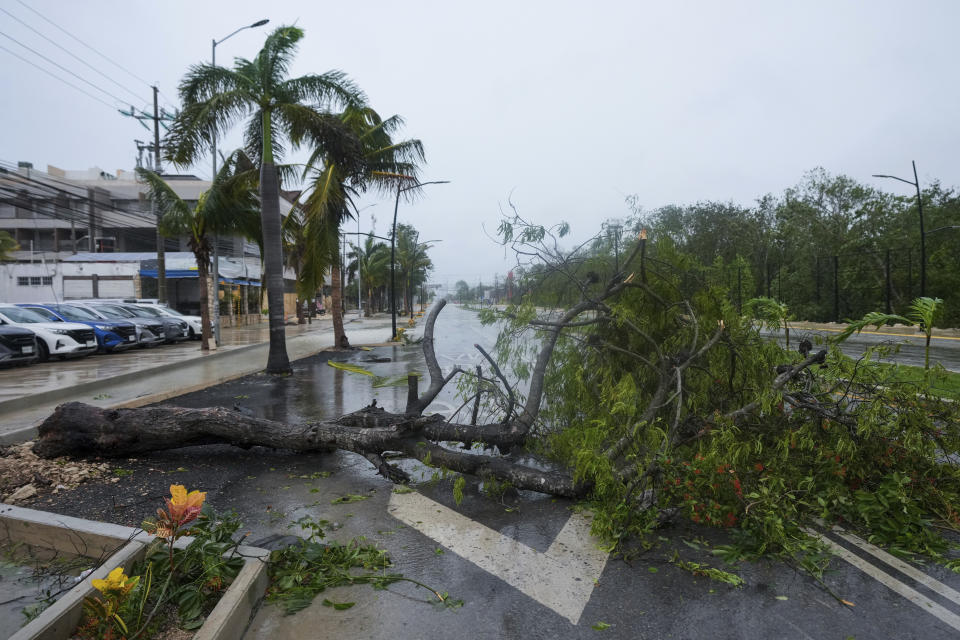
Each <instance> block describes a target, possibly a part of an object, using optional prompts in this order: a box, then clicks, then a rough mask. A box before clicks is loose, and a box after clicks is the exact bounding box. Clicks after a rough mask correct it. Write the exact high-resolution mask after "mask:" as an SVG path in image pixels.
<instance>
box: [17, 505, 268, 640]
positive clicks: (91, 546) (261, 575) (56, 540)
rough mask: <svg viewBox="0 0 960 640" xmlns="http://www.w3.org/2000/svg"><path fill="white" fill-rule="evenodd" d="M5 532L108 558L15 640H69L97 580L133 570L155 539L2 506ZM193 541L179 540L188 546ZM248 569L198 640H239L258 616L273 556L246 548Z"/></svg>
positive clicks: (21, 539)
mask: <svg viewBox="0 0 960 640" xmlns="http://www.w3.org/2000/svg"><path fill="white" fill-rule="evenodd" d="M0 529H2V532H3V533H2V534H0V535H3V536H5V540H6V541H8V542H24V543H27V544H30V545H32V546H35V547H45V548H48V549H52V550H55V551H62V552H65V553H71V554H79V555H83V556H88V557H90V558H91V559H96V558H107V560H106V561H105V562H103V564H101V565H100V567H99V568H98V569H97V570H96V571H94V572H93V573H92V574H90V575H89V576H87V577H86V578H84V580H82V581H81V582H80V583H78V584H77V585H76V586H75V587H74V588H73V589H71V590H70V591H68V592H67V593H65V594H63V596H61V597H60V599H59V600H57V601H56V602H55V603H53V604H52V605H51V606H49V607H48V608H47V609H45V610H44V611H43V613H41V614H40V615H39V616H37V618H36V619H34V620H33V621H32V622H30V624H28V625H26V626H25V627H23V628H22V629H20V631H18V632H17V633H15V634H14V635H13V636H12V637H11V638H10V640H35V639H36V640H67V639H68V638H69V637H70V635H71V634H72V633H73V631H74V629H76V627H77V624H78V623H79V622H80V618H81V616H82V614H83V599H84V598H85V597H87V596H90V595H92V594H93V593H94V592H95V591H96V590H95V589H94V588H93V585H92V584H91V582H90V581H91V580H92V579H94V578H98V579H104V578H106V577H107V574H108V573H110V571H112V570H113V569H114V568H116V567H123V568H124V570H125V571H129V569H130V567H132V566H133V564H134V563H135V562H136V561H137V560H140V559H141V558H142V557H143V555H144V553H145V552H146V549H147V545H148V544H149V543H150V542H151V541H152V540H153V536H151V535H149V534H146V533H144V532H142V531H140V530H139V529H133V528H131V527H123V526H120V525H115V524H109V523H104V522H94V521H92V520H83V519H82V518H72V517H70V516H62V515H58V514H56V513H48V512H45V511H35V510H33V509H25V508H23V507H15V506H11V505H0ZM190 541H191V538H188V537H184V538H181V539H180V540H178V541H177V546H178V547H181V546H186V545H187V544H189V543H190ZM238 553H240V554H241V555H242V556H244V564H243V568H242V569H240V573H239V574H238V575H237V577H236V579H234V581H233V583H231V585H230V587H229V588H228V589H227V590H226V591H225V592H224V593H223V595H222V596H221V597H220V601H219V602H218V603H217V605H216V606H215V607H214V608H213V611H211V612H210V614H209V615H208V616H207V620H206V622H204V623H203V626H202V627H200V629H198V630H197V631H196V632H195V634H194V636H193V638H194V640H235V639H236V638H240V637H242V636H243V633H244V631H245V630H246V628H247V625H248V623H249V622H250V619H251V616H252V614H253V612H254V611H255V610H256V608H257V606H258V605H259V603H260V600H261V599H262V598H263V596H264V593H265V592H266V588H267V582H268V578H267V560H268V559H269V557H270V552H269V551H267V550H266V549H259V548H257V547H246V546H241V547H239V549H238Z"/></svg>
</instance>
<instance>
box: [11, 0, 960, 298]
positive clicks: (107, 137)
mask: <svg viewBox="0 0 960 640" xmlns="http://www.w3.org/2000/svg"><path fill="white" fill-rule="evenodd" d="M24 1H25V2H26V3H27V4H28V5H29V6H30V7H31V8H32V9H34V10H35V11H36V12H38V13H40V14H43V15H44V16H46V17H47V18H48V19H50V20H52V21H53V22H55V23H57V24H58V25H59V26H61V27H63V28H64V29H66V30H67V31H69V32H70V33H71V34H72V35H74V36H76V37H77V38H79V39H81V40H83V41H84V42H86V43H88V44H90V45H92V46H93V47H95V48H96V49H98V50H99V51H100V52H102V53H104V54H106V55H107V56H109V57H110V58H113V59H114V60H115V61H116V62H118V63H120V64H121V65H122V66H124V67H126V68H127V69H129V70H130V71H133V72H134V73H135V74H136V75H137V76H139V77H140V78H141V79H143V80H145V81H147V82H149V83H152V82H157V83H159V86H160V90H161V91H162V92H163V94H164V97H165V99H164V100H163V102H165V103H167V104H172V106H175V105H176V97H177V92H176V87H177V84H178V82H179V80H180V78H181V77H182V76H183V74H184V72H185V71H186V69H187V67H188V65H190V64H191V63H196V62H200V61H208V60H209V56H210V41H211V39H212V38H217V39H219V38H223V37H224V36H226V35H227V34H229V33H230V32H231V31H233V30H234V29H236V28H237V27H239V26H242V25H245V24H250V23H252V22H255V21H257V20H259V19H261V18H269V19H270V24H269V25H267V26H266V27H262V28H259V29H252V30H247V31H243V32H241V33H239V34H237V35H236V36H234V37H233V38H231V39H230V40H228V41H227V42H225V43H223V44H221V45H219V46H218V48H217V60H218V62H219V63H221V64H228V63H229V62H230V61H231V59H232V58H233V56H244V57H252V56H253V55H255V54H256V52H257V50H258V49H259V46H260V45H261V44H262V40H263V37H264V35H265V33H266V32H267V31H268V30H269V29H271V28H273V27H276V26H279V25H282V24H290V23H296V24H297V25H299V26H301V27H303V28H304V29H305V31H306V37H305V39H304V40H303V43H302V46H301V48H300V52H299V55H298V56H297V59H296V63H295V65H294V67H293V69H292V73H293V74H295V75H301V74H304V73H310V72H323V71H326V70H329V69H340V70H343V71H345V72H346V73H348V74H349V75H350V76H351V77H352V78H353V79H354V80H355V81H356V82H357V84H359V86H360V87H362V88H363V89H364V91H365V92H366V93H367V95H368V96H369V98H370V101H371V104H372V105H373V106H374V108H375V109H377V110H378V111H379V112H380V113H381V114H382V115H384V116H387V115H391V114H400V115H402V116H403V117H404V118H405V119H406V121H407V127H406V130H405V134H406V136H408V137H416V138H420V139H421V140H422V141H423V143H424V145H425V148H426V152H427V160H428V166H427V167H426V170H425V172H424V177H423V179H424V180H450V181H451V184H449V185H437V186H432V187H427V190H428V191H427V192H426V194H425V197H424V198H423V199H421V200H420V201H418V202H416V203H414V204H412V205H404V204H401V208H400V220H401V221H406V222H410V223H412V224H414V225H415V226H416V227H417V228H418V229H421V231H422V234H421V237H422V238H425V239H442V240H443V242H441V243H439V244H438V245H437V246H436V248H435V249H434V250H433V252H432V256H433V258H434V261H435V264H436V267H437V269H436V272H435V278H434V279H435V280H437V281H440V282H444V281H448V282H449V283H450V284H451V285H452V284H453V282H454V281H456V280H458V279H464V280H468V281H469V282H471V284H476V282H477V280H478V279H479V278H483V279H484V280H485V281H489V280H490V278H491V277H492V276H493V274H494V273H499V274H501V275H502V274H503V273H505V271H506V269H507V268H508V267H507V263H506V262H505V260H504V256H503V250H502V249H498V248H497V247H496V246H495V245H494V244H492V243H491V242H490V241H489V240H488V239H487V238H486V236H485V234H484V227H485V228H486V230H487V232H489V233H492V232H493V231H494V230H495V229H496V226H497V223H498V220H499V211H500V207H501V206H503V205H505V203H506V199H507V197H508V196H509V194H510V193H511V191H512V192H513V200H514V203H515V204H516V205H517V206H518V208H519V209H520V211H521V212H522V213H523V214H524V215H525V216H527V217H529V218H532V219H534V220H536V221H540V222H550V221H554V220H558V219H564V220H567V221H568V222H570V223H571V225H572V229H573V233H574V237H575V238H581V237H585V236H586V235H588V234H590V233H592V232H593V230H594V229H595V228H597V227H598V226H599V224H600V222H601V221H602V220H604V219H606V218H610V217H622V216H624V215H626V214H627V213H628V209H627V207H626V205H625V204H624V197H625V196H626V195H629V194H637V195H638V197H639V202H640V203H642V205H643V207H644V208H645V209H653V208H656V207H659V206H662V205H664V204H672V203H676V204H682V203H690V202H694V201H697V200H703V199H714V200H733V201H735V202H739V203H744V204H749V203H752V202H753V200H754V199H755V198H756V197H758V196H760V195H762V194H764V193H767V192H775V193H776V192H780V191H782V189H784V188H785V187H787V186H790V185H792V184H795V183H796V182H798V181H799V180H800V178H801V176H802V174H803V172H804V171H806V170H808V169H811V168H813V167H816V166H823V167H824V168H826V169H827V170H828V171H830V172H832V173H845V174H848V175H850V176H852V177H854V178H855V179H858V180H862V181H865V182H868V183H870V182H873V179H871V178H870V174H872V173H894V174H898V175H902V176H904V177H907V176H908V174H909V172H910V160H911V159H915V160H916V161H917V164H918V168H919V171H920V178H921V181H924V182H926V181H929V180H932V179H939V180H941V181H942V182H943V183H945V184H947V185H955V184H957V183H958V180H957V177H956V176H957V171H958V168H960V159H958V154H957V151H958V149H960V144H958V143H960V133H958V128H957V113H958V93H960V89H958V86H960V85H958V83H957V66H956V65H957V61H958V60H960V55H958V53H960V51H958V49H960V38H958V37H957V35H956V29H957V25H958V23H960V20H958V19H960V3H958V2H955V1H953V0H941V1H939V2H933V1H917V0H914V1H911V2H903V1H902V0H901V1H897V2H894V1H886V0H883V1H881V0H870V1H867V0H864V1H861V2H843V1H839V0H833V1H828V2H813V1H810V0H807V1H805V2H792V3H787V2H770V1H756V2H716V1H701V2H663V1H662V0H661V1H658V2H645V1H633V2H626V1H623V2H593V3H591V4H588V3H585V2H582V1H581V2H558V1H553V2H524V1H520V0H515V1H514V2H500V1H497V0H488V1H487V2H483V3H477V2H470V3H467V2H456V1H452V0H448V1H446V2H421V1H417V0H405V1H404V2H402V3H398V2H387V1H385V0H383V1H380V0H373V1H369V2H363V3H360V2H304V1H301V2H284V1H280V0H275V1H274V2H269V3H264V2H248V1H245V0H231V1H229V2H225V1H217V2H213V1H209V0H204V1H201V2H198V1H196V0H193V1H191V2H185V1H182V0H165V1H164V2H146V1H142V0H141V1H133V0H125V1H123V2H112V1H111V2H108V1H105V0H84V1H82V2H81V1H77V0H69V1H68V0H24ZM264 7H265V9H264ZM0 8H2V9H4V10H5V11H7V12H9V13H10V14H13V15H15V16H17V18H19V19H20V20H22V21H23V22H26V23H27V24H29V25H31V26H32V27H34V28H35V29H37V30H38V31H40V32H41V33H43V34H44V35H46V36H47V37H48V38H50V39H52V40H54V41H56V42H57V43H58V44H60V45H61V46H64V47H66V48H67V49H69V50H71V51H72V52H74V53H76V54H77V55H78V56H80V57H81V58H83V59H84V60H86V61H87V62H89V63H90V64H91V65H93V66H94V67H96V68H97V69H98V70H100V71H101V72H103V73H104V74H106V75H107V76H109V77H110V78H111V79H113V80H115V81H116V82H118V83H119V84H120V85H123V88H121V87H120V86H118V85H117V84H113V83H112V82H111V81H110V80H108V79H107V78H105V77H104V76H101V75H98V74H97V73H95V72H94V71H92V70H91V69H90V68H88V67H86V66H84V65H83V64H81V63H79V62H77V61H76V60H75V59H73V58H71V57H70V56H68V55H67V54H65V53H63V52H62V51H61V50H59V49H57V48H56V47H55V46H54V45H53V44H51V43H50V42H48V41H46V40H44V39H42V38H41V37H40V36H38V35H37V34H35V33H33V32H32V31H30V30H29V29H28V28H27V27H25V26H24V25H22V24H20V23H18V22H17V21H16V20H14V19H13V18H11V17H10V15H8V14H7V13H3V12H0V32H2V33H4V34H6V35H7V36H11V37H13V38H15V39H17V40H19V41H20V42H21V43H23V44H25V45H27V46H29V47H31V48H32V49H34V50H35V51H37V52H39V53H41V54H43V55H45V56H47V57H48V58H50V59H52V60H55V61H57V62H58V63H60V64H62V65H63V66H65V67H67V68H69V69H71V70H73V71H74V72H76V73H77V74H78V75H80V76H82V77H84V78H86V79H87V80H89V81H90V82H92V83H93V84H95V85H98V86H99V87H101V88H103V89H105V90H107V91H109V92H110V93H112V94H114V95H115V96H116V97H120V98H123V99H124V100H125V101H126V100H131V101H133V100H136V99H138V100H137V101H135V102H133V104H134V106H136V107H147V106H148V104H150V102H149V101H150V96H151V94H150V90H149V88H148V86H147V85H146V84H145V83H144V82H141V81H139V80H137V79H136V78H133V77H131V76H130V75H128V74H126V73H124V72H123V71H121V70H119V69H117V68H116V67H114V66H112V65H111V64H110V63H109V62H107V61H106V60H104V59H103V58H100V57H99V56H97V55H96V54H95V53H92V52H91V51H89V50H88V49H85V48H84V47H83V46H82V45H80V44H78V43H77V42H76V41H74V40H72V39H70V38H69V37H68V36H67V35H65V34H64V33H63V32H62V31H58V30H57V29H56V27H54V26H52V25H51V24H50V23H48V22H45V21H44V20H43V19H42V18H40V17H39V16H38V15H37V13H34V12H31V11H30V10H29V9H27V8H25V7H24V6H23V4H21V3H20V2H19V1H18V0H0ZM0 46H2V47H4V48H5V49H8V50H10V51H13V52H16V53H17V54H19V55H22V56H23V57H26V58H27V59H29V60H31V61H33V62H35V63H37V64H40V65H42V66H44V67H47V68H50V69H52V70H53V71H54V72H55V73H57V74H58V75H60V76H62V77H65V78H67V79H69V80H70V81H71V82H73V83H74V84H77V85H78V86H81V87H82V88H84V89H85V90H87V91H89V92H91V93H93V94H95V95H97V96H98V97H100V98H101V99H102V100H104V101H105V102H106V103H107V105H105V104H102V103H101V102H98V101H96V100H93V99H91V98H90V97H88V96H86V95H83V94H82V93H80V92H78V91H76V90H75V89H72V88H70V87H68V86H66V85H64V84H63V83H61V82H59V81H57V80H55V79H53V78H51V77H50V76H48V75H45V74H43V73H42V72H40V71H37V70H36V69H35V68H34V67H31V66H29V65H28V64H26V63H25V62H23V61H21V60H19V59H17V58H15V57H14V56H12V55H11V54H10V53H8V52H7V51H3V50H0V86H2V87H3V91H2V98H0V123H2V124H0V126H2V136H0V159H2V160H5V161H11V162H13V161H17V160H28V161H32V162H33V163H34V165H35V166H36V167H37V168H41V169H44V168H46V165H47V164H52V165H56V166H59V167H61V168H67V169H84V168H88V167H92V166H100V167H101V168H103V169H105V170H107V171H115V170H116V169H118V168H126V169H129V168H132V166H133V163H134V156H135V152H134V143H133V140H134V139H135V138H139V139H147V136H148V135H149V134H148V133H147V131H145V130H144V129H143V128H141V126H140V125H139V124H138V123H137V122H136V121H134V120H132V119H129V118H124V117H122V116H120V115H119V114H118V113H117V112H116V110H115V109H114V108H113V107H111V106H108V105H118V103H117V101H116V100H115V99H114V98H112V97H110V96H107V95H104V94H103V93H100V92H98V91H97V90H96V89H93V88H92V87H90V86H89V85H86V84H84V83H82V82H81V81H80V80H77V79H76V78H73V77H70V76H68V75H67V74H66V73H65V72H63V71H61V70H59V69H56V68H54V67H52V66H51V65H50V64H49V63H47V62H45V61H43V60H42V59H40V58H38V57H37V55H36V54H34V53H32V52H30V51H27V50H25V49H22V48H21V47H20V45H18V44H16V43H14V42H13V41H11V40H10V39H8V38H7V37H3V36H0ZM131 91H132V92H133V93H134V96H132V97H131V96H130V92H131ZM118 106H119V105H118ZM231 143H232V144H233V145H234V146H236V145H237V144H238V143H239V137H238V136H235V137H233V138H231V139H228V140H227V144H228V145H229V144H231ZM197 170H198V171H199V172H200V173H201V175H204V176H209V168H208V165H206V164H204V165H201V166H199V167H197ZM873 183H875V182H873ZM875 184H878V183H875ZM883 186H884V187H885V188H888V189H891V190H897V189H899V187H898V185H897V184H896V183H893V184H884V185H883ZM901 186H903V187H906V185H901ZM908 190H909V187H907V191H904V193H909V191H908ZM374 201H376V200H374V199H370V198H368V199H367V200H366V201H365V203H368V202H374ZM392 212H393V203H392V201H388V200H381V201H379V204H377V205H376V206H375V207H374V208H371V209H367V210H365V211H363V212H362V221H361V228H362V230H363V231H366V230H367V229H368V228H369V226H370V218H369V215H370V214H371V213H372V214H374V215H375V216H376V217H377V219H378V222H377V227H378V230H379V231H381V232H382V231H384V230H385V229H386V228H387V225H388V224H389V218H390V216H391V215H392Z"/></svg>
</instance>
